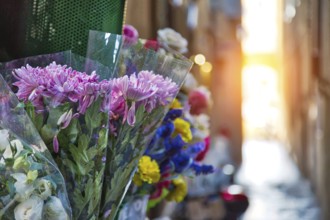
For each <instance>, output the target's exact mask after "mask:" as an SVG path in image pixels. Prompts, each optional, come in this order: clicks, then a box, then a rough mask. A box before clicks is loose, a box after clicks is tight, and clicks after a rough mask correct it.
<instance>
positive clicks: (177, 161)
mask: <svg viewBox="0 0 330 220" xmlns="http://www.w3.org/2000/svg"><path fill="white" fill-rule="evenodd" d="M171 161H172V163H173V165H174V171H175V172H176V173H182V172H183V171H185V170H187V169H188V168H189V167H190V166H191V164H192V163H193V159H192V158H191V157H189V156H188V155H187V154H183V153H179V154H177V155H175V156H174V157H172V160H171Z"/></svg>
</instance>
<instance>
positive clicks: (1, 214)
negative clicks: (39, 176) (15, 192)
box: [0, 196, 17, 220]
mask: <svg viewBox="0 0 330 220" xmlns="http://www.w3.org/2000/svg"><path fill="white" fill-rule="evenodd" d="M16 200H17V197H16V196H15V197H14V199H12V200H11V201H10V202H9V203H8V204H7V205H6V206H5V207H4V208H3V209H1V210H0V220H1V219H2V216H3V215H4V214H5V212H6V211H7V209H9V208H10V206H12V205H13V204H14V203H15V202H16Z"/></svg>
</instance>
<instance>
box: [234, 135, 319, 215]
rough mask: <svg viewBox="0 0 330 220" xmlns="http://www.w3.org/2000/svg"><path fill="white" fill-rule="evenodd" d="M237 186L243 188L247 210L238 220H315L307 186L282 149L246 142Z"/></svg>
mask: <svg viewBox="0 0 330 220" xmlns="http://www.w3.org/2000/svg"><path fill="white" fill-rule="evenodd" d="M243 158H244V159H243V163H242V167H241V169H240V171H239V172H238V174H237V178H236V179H237V182H238V183H240V184H242V185H244V186H246V189H247V193H248V195H249V201H250V206H249V208H248V210H247V211H246V213H245V214H244V216H243V217H242V220H319V219H320V210H319V207H318V204H317V202H316V200H315V196H314V194H313V193H312V191H311V187H310V184H309V182H308V181H307V180H306V179H304V178H302V177H301V175H300V173H299V170H298V169H297V167H296V165H295V164H294V162H293V161H292V160H291V158H290V156H289V155H288V153H287V152H286V150H285V148H284V146H283V145H281V144H280V143H279V142H276V141H259V140H248V141H246V142H245V143H244V146H243Z"/></svg>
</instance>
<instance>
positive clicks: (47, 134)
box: [40, 124, 57, 145]
mask: <svg viewBox="0 0 330 220" xmlns="http://www.w3.org/2000/svg"><path fill="white" fill-rule="evenodd" d="M56 133H57V129H56V128H54V127H52V126H50V125H49V124H45V125H44V126H43V127H42V128H41V131H40V135H41V137H42V140H43V141H44V142H45V143H46V144H47V145H48V144H50V143H52V141H53V138H54V136H55V135H56Z"/></svg>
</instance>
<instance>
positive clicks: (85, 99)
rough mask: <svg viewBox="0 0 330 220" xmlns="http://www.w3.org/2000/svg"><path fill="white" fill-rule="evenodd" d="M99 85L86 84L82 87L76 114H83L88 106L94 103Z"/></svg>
mask: <svg viewBox="0 0 330 220" xmlns="http://www.w3.org/2000/svg"><path fill="white" fill-rule="evenodd" d="M99 90H100V85H99V84H98V83H94V82H87V83H85V84H83V85H82V90H81V95H80V97H79V106H78V109H77V110H78V112H79V113H81V114H84V113H85V112H86V110H87V108H88V107H89V106H91V105H92V104H93V102H95V101H96V99H97V98H98V96H99Z"/></svg>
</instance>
